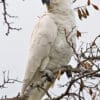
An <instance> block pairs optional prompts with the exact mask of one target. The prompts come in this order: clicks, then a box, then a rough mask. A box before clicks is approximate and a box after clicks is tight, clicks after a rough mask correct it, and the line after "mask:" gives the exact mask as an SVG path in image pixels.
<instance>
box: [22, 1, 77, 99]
mask: <svg viewBox="0 0 100 100" xmlns="http://www.w3.org/2000/svg"><path fill="white" fill-rule="evenodd" d="M42 3H43V4H45V5H46V7H47V12H46V14H44V15H43V16H42V17H41V18H40V20H39V22H38V23H37V24H36V26H35V28H34V30H33V32H32V35H31V44H30V49H29V57H28V62H27V65H26V72H25V77H24V80H23V86H22V91H21V94H22V95H25V94H27V92H28V91H29V90H28V89H31V88H30V85H31V84H34V83H35V82H38V81H39V80H40V79H41V74H40V71H41V70H45V69H46V68H51V69H52V68H57V67H61V66H66V65H67V64H68V63H69V61H70V59H71V57H72V55H73V49H72V47H71V46H70V45H69V43H68V42H67V41H66V37H67V39H68V41H69V42H70V43H71V44H73V47H74V48H75V47H76V28H75V26H76V24H75V16H74V10H73V8H72V0H42ZM51 84H52V83H50V82H47V83H45V85H44V86H43V88H45V89H46V90H48V89H49V87H50V85H51ZM28 94H29V98H28V100H41V99H42V97H43V96H44V94H45V92H44V91H42V90H40V91H39V90H38V89H37V88H34V89H31V90H30V92H28Z"/></svg>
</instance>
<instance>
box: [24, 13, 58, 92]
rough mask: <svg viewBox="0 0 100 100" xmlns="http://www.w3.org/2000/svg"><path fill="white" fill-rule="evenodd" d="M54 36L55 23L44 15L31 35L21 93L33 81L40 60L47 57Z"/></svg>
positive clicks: (55, 30) (55, 31)
mask: <svg viewBox="0 0 100 100" xmlns="http://www.w3.org/2000/svg"><path fill="white" fill-rule="evenodd" d="M56 35H57V26H56V24H55V22H54V21H53V19H51V18H50V17H49V16H48V15H45V16H44V17H42V18H41V19H40V21H39V23H38V24H37V25H36V27H35V29H34V31H33V33H32V37H31V46H30V49H29V58H28V64H27V66H26V72H25V77H24V83H23V88H22V92H24V91H25V89H26V88H27V87H28V86H29V84H30V83H31V81H32V80H33V77H34V75H35V73H36V72H37V70H38V69H39V68H40V67H41V64H42V60H43V59H44V58H45V57H47V56H48V55H49V51H50V48H51V46H52V44H53V42H54V40H55V38H56Z"/></svg>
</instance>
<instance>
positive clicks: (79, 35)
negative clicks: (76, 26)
mask: <svg viewBox="0 0 100 100" xmlns="http://www.w3.org/2000/svg"><path fill="white" fill-rule="evenodd" d="M77 37H78V38H79V37H81V32H80V31H78V30H77Z"/></svg>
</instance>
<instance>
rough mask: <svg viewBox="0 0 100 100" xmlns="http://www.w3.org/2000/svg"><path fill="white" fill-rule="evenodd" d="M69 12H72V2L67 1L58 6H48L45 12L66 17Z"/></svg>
mask: <svg viewBox="0 0 100 100" xmlns="http://www.w3.org/2000/svg"><path fill="white" fill-rule="evenodd" d="M69 11H72V2H71V1H70V0H69V1H66V2H61V3H60V4H57V5H56V4H55V5H52V6H50V7H49V6H48V10H47V12H48V13H53V14H60V15H61V14H63V15H64V14H65V15H68V14H69Z"/></svg>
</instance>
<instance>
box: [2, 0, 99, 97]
mask: <svg viewBox="0 0 100 100" xmlns="http://www.w3.org/2000/svg"><path fill="white" fill-rule="evenodd" d="M84 1H85V0H80V2H79V3H78V5H84ZM93 1H95V2H96V3H97V4H98V5H99V6H100V0H93ZM0 8H1V7H0ZM91 8H92V7H90V8H89V11H90V15H91V16H90V17H88V19H87V20H83V21H80V20H78V19H77V18H76V22H77V26H78V28H79V30H80V31H82V32H88V33H85V34H83V35H82V38H80V40H78V44H79V41H82V40H83V41H85V42H90V41H91V40H92V39H93V38H94V37H95V36H97V35H98V34H100V11H98V12H97V11H95V10H92V11H91ZM8 12H9V13H10V14H11V15H15V16H19V17H18V18H17V19H12V20H11V21H14V25H15V26H16V27H17V26H18V27H22V30H21V31H19V32H17V31H11V33H10V34H9V36H8V37H7V36H5V35H4V34H2V32H4V31H5V28H4V27H3V25H2V24H1V22H0V27H1V30H0V80H2V71H8V70H9V71H10V77H11V78H18V80H22V79H23V73H24V70H25V64H26V60H27V53H28V47H29V38H30V35H31V33H32V30H33V27H34V25H35V23H36V22H37V21H38V19H39V18H38V17H39V16H41V15H42V14H43V12H45V8H44V7H43V6H42V4H41V0H26V1H25V2H22V1H21V0H8ZM0 14H1V13H0ZM98 45H99V46H100V40H99V41H98ZM62 81H64V78H62ZM57 84H58V83H57ZM7 87H8V89H0V97H1V96H2V95H5V94H7V95H8V96H9V97H12V96H15V95H17V94H16V93H17V92H19V91H20V87H21V84H20V83H17V84H14V85H13V84H12V85H8V86H7ZM15 91H16V92H15ZM57 92H59V90H58V91H57Z"/></svg>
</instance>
